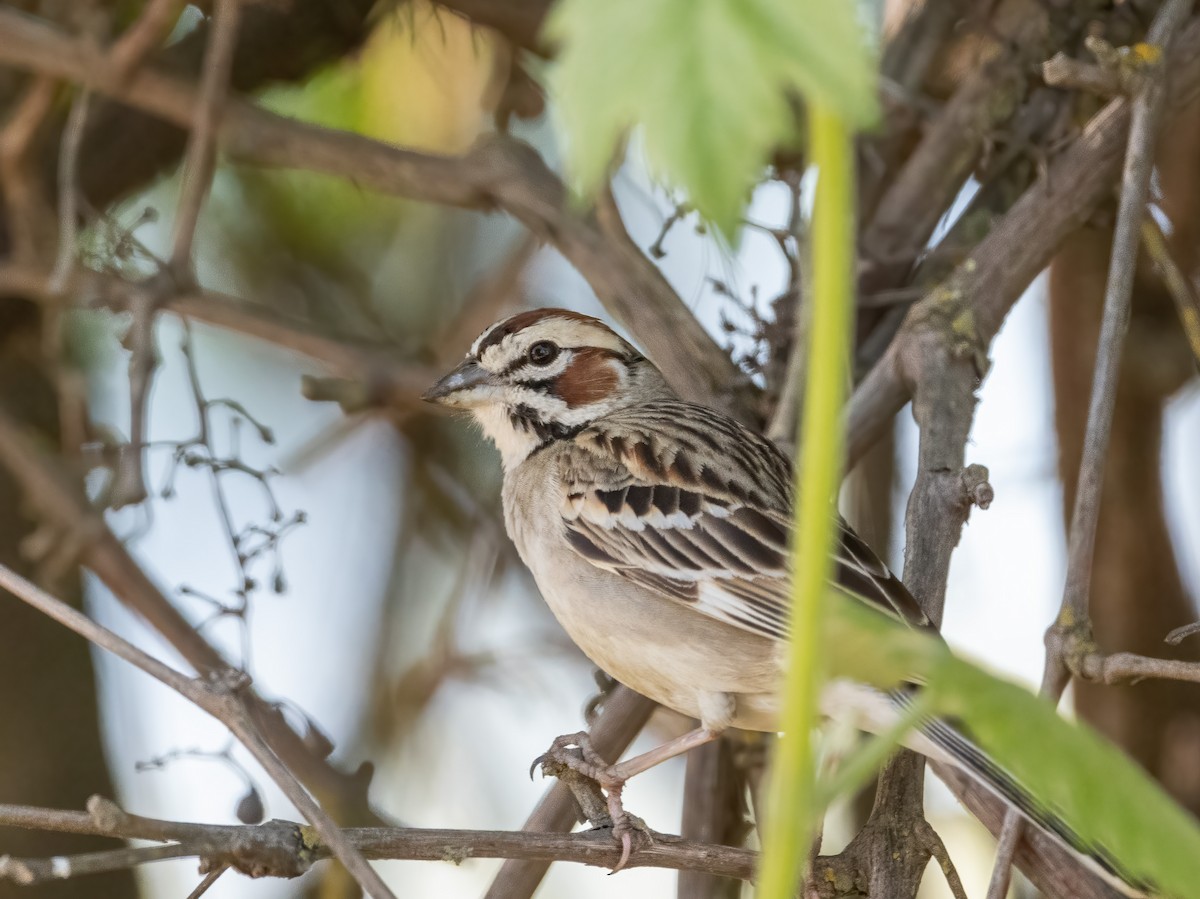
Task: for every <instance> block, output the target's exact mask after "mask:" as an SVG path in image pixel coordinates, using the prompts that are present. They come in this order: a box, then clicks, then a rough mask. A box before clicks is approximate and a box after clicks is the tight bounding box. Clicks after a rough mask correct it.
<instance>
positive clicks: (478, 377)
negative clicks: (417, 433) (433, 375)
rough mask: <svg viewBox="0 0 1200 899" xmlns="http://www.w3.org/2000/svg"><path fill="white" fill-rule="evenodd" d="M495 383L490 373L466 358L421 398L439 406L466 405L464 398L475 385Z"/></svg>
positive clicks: (481, 385) (482, 385)
mask: <svg viewBox="0 0 1200 899" xmlns="http://www.w3.org/2000/svg"><path fill="white" fill-rule="evenodd" d="M493 383H495V382H494V380H493V378H492V373H491V372H490V371H488V370H487V369H486V368H484V367H483V366H482V365H480V364H479V363H478V362H476V361H475V360H474V359H467V360H466V361H464V362H463V363H462V365H460V366H459V367H458V368H456V369H454V371H452V372H450V373H449V374H448V375H446V376H445V377H444V378H442V379H441V380H440V381H438V382H437V383H436V384H434V385H433V386H432V387H430V388H429V389H428V390H426V391H425V392H424V393H423V394H421V399H423V400H424V401H425V402H427V403H437V404H438V405H440V406H460V405H467V403H466V402H464V400H466V399H467V397H466V396H465V395H464V394H469V393H470V392H471V391H472V390H474V389H475V388H476V387H484V386H488V385H491V384H493Z"/></svg>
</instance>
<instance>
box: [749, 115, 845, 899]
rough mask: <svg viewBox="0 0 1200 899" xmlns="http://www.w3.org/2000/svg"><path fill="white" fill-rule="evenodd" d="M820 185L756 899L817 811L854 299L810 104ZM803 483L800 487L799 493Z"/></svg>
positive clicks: (829, 142)
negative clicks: (788, 588)
mask: <svg viewBox="0 0 1200 899" xmlns="http://www.w3.org/2000/svg"><path fill="white" fill-rule="evenodd" d="M808 108H809V135H810V138H809V139H810V154H811V161H812V163H813V165H815V166H816V168H817V172H818V176H817V188H816V197H815V201H814V205H813V227H812V272H813V278H812V315H811V322H812V324H811V327H810V328H809V332H808V333H809V345H808V372H807V377H806V379H805V390H804V407H803V415H802V421H801V431H800V439H799V440H798V441H797V445H798V446H799V447H802V448H803V454H801V455H799V458H798V460H797V465H796V486H797V491H796V503H795V524H794V529H795V530H794V533H795V546H794V553H795V559H796V562H795V564H794V566H793V568H794V574H793V578H792V637H791V642H790V644H789V647H788V670H787V679H786V683H785V685H784V695H783V715H782V719H781V721H780V729H781V730H782V731H783V732H784V737H783V739H781V740H780V741H779V743H778V749H777V751H776V753H775V759H774V764H773V768H772V772H771V780H770V785H769V786H770V792H769V795H768V797H767V809H766V812H767V814H766V822H765V823H766V826H765V827H764V833H763V860H762V870H761V874H760V876H759V891H758V896H759V899H792V897H794V896H795V895H796V889H797V884H798V882H799V880H800V875H801V873H802V869H803V865H804V862H805V860H806V859H807V858H808V854H809V852H808V850H809V844H810V843H811V841H812V835H813V833H814V830H813V824H814V818H815V814H816V806H817V803H816V800H815V797H814V770H815V761H814V752H813V741H812V732H813V728H814V727H815V725H816V723H817V703H818V699H819V690H820V686H821V679H822V676H823V674H824V659H823V657H822V653H821V645H820V634H821V617H822V605H823V602H824V599H825V595H826V592H827V589H828V586H827V585H828V579H829V576H830V573H831V565H832V562H831V559H830V552H831V550H832V549H833V538H834V518H833V512H832V510H831V508H830V501H831V499H832V498H833V497H834V496H835V495H836V491H837V487H838V483H839V481H840V479H841V471H842V453H843V435H842V421H841V414H842V406H843V404H844V402H845V393H846V378H847V372H848V365H849V354H848V346H849V340H850V321H851V314H852V309H853V305H852V303H851V297H852V282H851V278H852V274H853V265H854V259H853V254H854V205H853V198H854V193H853V191H854V187H853V158H854V157H853V146H852V143H851V138H850V131H849V129H848V128H847V127H846V124H845V123H844V122H843V121H842V119H841V118H840V117H839V116H838V114H837V113H836V112H834V111H833V110H831V109H827V108H825V107H823V106H821V105H820V104H819V103H817V102H815V101H810V103H809V107H808ZM800 485H803V488H804V489H803V490H801V489H799V488H800Z"/></svg>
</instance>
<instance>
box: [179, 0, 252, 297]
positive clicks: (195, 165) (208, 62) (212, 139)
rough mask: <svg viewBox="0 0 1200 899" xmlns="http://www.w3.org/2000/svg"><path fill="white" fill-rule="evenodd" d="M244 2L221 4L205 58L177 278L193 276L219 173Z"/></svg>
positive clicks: (186, 167)
mask: <svg viewBox="0 0 1200 899" xmlns="http://www.w3.org/2000/svg"><path fill="white" fill-rule="evenodd" d="M241 3H242V0H216V7H215V10H214V12H213V22H214V24H213V29H212V34H211V35H210V36H209V39H208V40H209V44H208V49H207V50H206V52H205V54H204V72H203V74H202V75H201V78H200V93H199V96H198V97H197V102H196V106H195V109H196V116H195V120H194V122H193V123H192V130H191V134H190V136H189V137H188V145H187V151H186V152H185V154H184V157H183V178H182V180H183V185H182V187H181V188H180V191H179V204H178V206H177V207H176V210H175V233H174V235H173V237H172V244H171V270H172V271H173V272H174V273H175V275H176V276H182V275H183V273H185V272H188V273H189V275H190V269H191V264H192V239H193V238H194V237H195V235H196V223H197V222H198V221H199V220H200V207H201V206H203V205H204V201H205V199H207V198H208V190H209V185H210V184H211V183H212V176H213V171H214V170H215V167H216V154H217V149H216V144H217V142H216V131H217V124H218V122H219V121H220V118H221V109H222V106H223V105H224V102H225V95H226V93H227V92H228V90H229V73H230V71H231V70H232V69H233V51H234V48H235V47H236V46H237V31H238V19H239V18H240V16H241Z"/></svg>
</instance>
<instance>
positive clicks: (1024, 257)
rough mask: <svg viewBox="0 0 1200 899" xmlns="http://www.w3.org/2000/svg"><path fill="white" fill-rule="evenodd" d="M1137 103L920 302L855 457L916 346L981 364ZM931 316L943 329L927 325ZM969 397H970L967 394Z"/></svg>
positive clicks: (1107, 163) (1089, 192) (1176, 57)
mask: <svg viewBox="0 0 1200 899" xmlns="http://www.w3.org/2000/svg"><path fill="white" fill-rule="evenodd" d="M1167 61H1168V62H1167V74H1168V79H1167V80H1168V85H1169V90H1170V98H1171V103H1172V104H1173V105H1175V104H1179V103H1181V102H1182V101H1183V100H1184V99H1185V98H1186V97H1188V96H1189V95H1190V94H1191V93H1193V92H1194V91H1195V90H1196V89H1197V88H1200V22H1196V21H1193V22H1191V23H1189V24H1188V26H1187V27H1186V28H1185V29H1184V30H1183V31H1182V32H1181V33H1180V34H1179V35H1178V37H1177V39H1176V40H1175V41H1174V42H1173V45H1172V48H1171V50H1170V52H1169V53H1168V54H1167ZM1129 119H1130V102H1129V101H1128V100H1127V99H1125V98H1117V99H1114V100H1112V101H1110V102H1109V103H1108V105H1106V106H1105V107H1104V109H1102V110H1101V111H1100V112H1099V113H1097V114H1096V115H1095V116H1094V117H1093V118H1092V120H1091V121H1090V122H1089V123H1088V125H1087V127H1086V128H1085V129H1084V131H1083V133H1082V134H1081V135H1080V136H1079V137H1078V138H1077V139H1076V140H1075V141H1073V142H1072V144H1071V146H1070V147H1069V148H1067V149H1066V150H1065V151H1063V153H1061V154H1060V155H1059V156H1058V157H1057V158H1056V159H1055V160H1054V162H1053V163H1052V164H1051V166H1050V168H1049V171H1048V175H1047V177H1045V178H1042V179H1040V180H1039V181H1038V182H1037V183H1036V184H1034V185H1033V186H1032V187H1030V188H1029V189H1028V190H1027V191H1026V192H1025V193H1024V194H1023V195H1022V196H1021V198H1020V199H1019V200H1018V201H1017V202H1016V203H1015V204H1014V205H1013V207H1012V208H1011V209H1010V210H1009V212H1008V213H1007V214H1006V215H1005V216H1004V217H1003V219H1001V220H1000V221H999V222H998V223H997V224H996V226H995V227H994V228H993V229H992V231H991V232H990V233H989V234H988V236H987V237H986V238H985V239H984V240H983V241H982V242H981V243H980V244H979V246H978V247H976V249H975V250H974V252H972V253H971V255H970V256H969V257H968V258H967V259H966V260H965V261H964V262H963V263H961V264H960V265H959V266H958V267H957V268H956V269H955V271H954V272H953V274H951V275H950V277H949V278H947V279H946V280H945V281H944V282H943V283H942V284H940V285H938V286H937V287H936V288H934V289H933V290H931V291H930V292H929V293H928V294H927V295H926V296H925V298H924V299H922V300H921V301H920V302H919V303H917V304H916V305H915V306H914V307H913V308H912V309H911V310H910V311H909V314H908V316H907V318H906V319H905V323H904V325H903V327H902V329H901V331H900V333H899V335H898V336H897V338H896V339H895V340H893V341H892V343H891V345H890V347H889V348H888V350H887V352H886V353H885V355H884V356H883V358H882V359H881V360H880V361H879V362H878V363H877V364H876V365H875V366H874V368H873V369H872V370H871V372H870V373H869V374H868V375H867V377H866V378H865V379H864V381H863V382H862V384H861V385H860V386H859V388H858V390H856V391H855V394H854V397H853V398H852V400H851V402H850V408H849V410H848V414H847V449H848V455H849V459H850V460H851V462H853V461H855V460H857V459H858V458H859V457H860V456H861V455H862V453H863V452H864V450H865V449H866V447H867V446H869V445H870V444H871V443H872V442H873V441H874V440H875V438H876V437H877V436H878V434H879V433H880V432H881V431H882V429H883V428H885V427H887V426H888V425H889V424H890V423H891V420H892V417H893V416H894V415H895V413H896V412H898V411H899V410H900V409H901V408H902V407H903V406H904V404H905V402H907V401H908V399H909V398H910V397H911V396H912V394H913V391H914V390H915V389H917V385H918V381H919V372H918V370H919V365H914V361H915V360H914V359H913V356H914V354H916V353H917V349H916V348H917V345H918V344H920V343H921V342H922V341H924V340H926V339H934V340H937V341H941V342H942V343H944V344H945V345H946V346H947V349H950V350H953V351H954V352H956V353H959V354H963V355H967V356H975V357H977V358H978V359H979V360H980V364H981V365H982V364H983V360H984V359H985V356H986V350H987V348H988V346H990V344H991V341H992V339H993V338H994V337H995V336H996V332H997V331H998V330H999V328H1000V325H1001V324H1003V322H1004V319H1005V317H1006V316H1007V314H1008V312H1009V310H1010V309H1011V308H1012V305H1013V304H1014V303H1015V302H1016V301H1017V298H1018V297H1020V295H1021V294H1022V293H1023V292H1024V291H1025V289H1026V288H1027V287H1028V286H1029V284H1030V283H1031V282H1032V281H1033V279H1034V277H1036V276H1037V274H1038V273H1039V272H1041V271H1042V269H1044V268H1045V267H1046V265H1047V264H1048V263H1049V261H1050V259H1051V258H1052V256H1053V254H1054V252H1055V250H1056V249H1057V247H1058V245H1059V243H1061V241H1062V240H1063V239H1064V238H1065V237H1066V236H1067V235H1068V234H1070V233H1071V232H1072V231H1074V230H1075V229H1076V228H1077V227H1078V226H1079V225H1080V224H1082V223H1083V222H1084V221H1085V220H1086V218H1087V216H1088V215H1090V214H1091V212H1092V210H1093V209H1094V208H1095V207H1096V205H1097V204H1098V203H1099V202H1100V201H1101V200H1103V199H1104V198H1105V197H1107V196H1108V195H1109V193H1110V191H1111V189H1112V184H1113V181H1114V180H1115V179H1116V176H1117V173H1118V171H1119V170H1120V165H1121V159H1122V157H1123V155H1124V145H1125V137H1126V135H1127V134H1128V128H1129ZM931 322H941V323H942V325H943V326H944V329H943V331H942V333H940V334H939V333H936V332H937V329H936V328H934V329H933V330H934V332H935V333H933V334H929V333H928V332H929V331H930V324H931ZM962 401H963V402H972V400H971V399H970V398H969V397H967V396H964V397H963V400H962Z"/></svg>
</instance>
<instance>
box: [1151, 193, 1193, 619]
mask: <svg viewBox="0 0 1200 899" xmlns="http://www.w3.org/2000/svg"><path fill="white" fill-rule="evenodd" d="M1142 246H1143V247H1145V248H1146V254H1147V255H1148V256H1149V257H1150V258H1151V259H1153V260H1154V264H1155V265H1157V266H1158V270H1159V272H1161V274H1162V279H1163V284H1165V285H1166V288H1167V293H1169V294H1170V295H1171V299H1172V300H1174V301H1175V310H1176V312H1178V313H1179V323H1180V324H1181V325H1182V326H1183V333H1184V336H1185V337H1187V342H1188V346H1190V347H1191V348H1192V355H1193V356H1195V357H1196V361H1197V362H1200V296H1197V295H1196V288H1195V286H1194V285H1193V284H1192V282H1191V279H1190V278H1188V276H1187V275H1186V274H1184V272H1183V270H1182V269H1181V268H1180V267H1179V263H1178V262H1176V261H1175V256H1174V255H1173V254H1172V253H1171V248H1170V247H1169V246H1168V245H1167V236H1166V235H1165V234H1163V231H1162V228H1161V227H1159V224H1158V222H1156V221H1155V220H1154V217H1153V216H1151V215H1147V216H1146V217H1145V218H1144V219H1142ZM1168 640H1169V638H1168Z"/></svg>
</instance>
